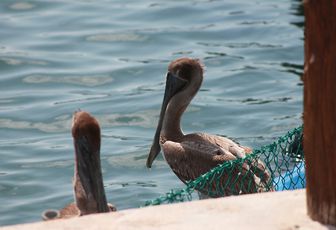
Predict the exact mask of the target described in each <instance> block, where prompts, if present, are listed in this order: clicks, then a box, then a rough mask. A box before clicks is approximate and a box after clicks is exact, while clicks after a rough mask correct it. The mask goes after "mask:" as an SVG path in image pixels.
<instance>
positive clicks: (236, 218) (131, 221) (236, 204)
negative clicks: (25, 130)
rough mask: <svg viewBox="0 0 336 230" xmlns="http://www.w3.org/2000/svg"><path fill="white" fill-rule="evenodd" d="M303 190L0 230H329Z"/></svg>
mask: <svg viewBox="0 0 336 230" xmlns="http://www.w3.org/2000/svg"><path fill="white" fill-rule="evenodd" d="M305 201H306V196H305V190H296V191H292V192H272V193H264V194H253V195H244V196H239V197H228V198H219V199H211V200H202V201H194V202H187V203H180V204H173V205H161V206H156V207H148V208H140V209H130V210H124V211H119V212H116V213H107V214H97V215H90V216H84V217H78V218H73V219H68V220H55V221H49V222H38V223H32V224H24V225H14V226H8V227H3V228H0V230H32V229H34V230H54V229H71V230H75V229H85V230H98V229H137V230H141V229H156V230H161V229H162V230H163V229H193V230H197V229H202V230H208V229H221V230H223V229H225V230H227V229H258V230H260V229H283V230H285V229H288V230H289V229H293V230H294V229H300V230H301V229H314V230H315V229H317V230H318V229H330V230H336V228H334V227H331V226H329V227H328V226H323V225H321V224H320V223H318V222H314V221H312V220H311V219H310V218H309V217H308V216H307V215H306V213H307V211H306V203H305Z"/></svg>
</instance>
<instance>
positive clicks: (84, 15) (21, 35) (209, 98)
mask: <svg viewBox="0 0 336 230" xmlns="http://www.w3.org/2000/svg"><path fill="white" fill-rule="evenodd" d="M303 20H304V19H303V12H302V8H301V6H300V5H299V1H290V0H283V1H275V0H272V1H271V0H252V1H247V0H245V1H243V0H227V1H202V0H194V1H178V0H176V1H157V0H156V1H155V0H145V1H127V0H120V1H109V0H101V1H93V0H73V1H46V0H43V1H42V0H41V1H35V0H31V1H14V0H11V1H9V0H2V1H0V28H1V30H0V38H1V39H0V91H1V94H0V154H1V161H0V204H1V205H0V225H9V224H16V223H27V222H34V221H38V220H40V214H41V212H42V211H43V210H44V209H48V208H54V209H59V208H62V207H63V206H64V205H66V204H67V203H69V202H71V201H72V200H73V195H72V175H73V155H74V153H73V146H72V137H71V134H70V123H71V116H72V113H73V111H75V110H77V109H78V108H81V109H82V110H86V111H89V112H90V113H92V114H93V115H94V116H96V117H97V119H98V120H99V122H100V124H101V127H102V153H101V154H102V166H103V173H104V182H105V186H106V188H105V189H106V193H107V197H108V200H109V201H110V202H111V203H114V204H115V205H116V206H117V207H118V209H119V210H121V209H127V208H135V207H139V206H140V205H142V204H143V203H144V202H145V201H146V200H148V199H153V198H156V197H158V196H159V195H160V194H162V193H164V192H166V191H168V190H169V189H171V188H176V187H182V186H183V185H182V183H181V182H180V181H179V180H178V179H177V177H175V176H174V174H173V173H172V172H171V171H170V169H169V168H168V166H167V164H166V163H165V162H164V160H163V158H162V157H160V158H159V159H158V160H157V161H156V162H155V163H154V167H153V169H152V170H148V169H146V168H145V162H146V157H147V153H148V150H149V147H150V145H151V143H152V138H153V135H154V132H155V127H156V122H157V120H158V114H159V109H160V105H161V101H162V97H163V89H164V82H165V75H166V69H167V65H168V63H169V61H171V60H173V59H175V58H178V57H181V56H191V57H197V58H200V59H202V60H203V62H204V64H205V65H206V73H205V79H204V83H203V86H202V88H201V91H200V92H199V93H198V94H197V96H196V98H195V99H194V100H193V102H192V105H191V106H190V107H189V108H188V110H187V112H186V113H185V115H184V117H183V121H182V122H183V129H184V131H185V132H186V133H188V132H195V131H204V132H208V133H213V134H219V135H226V136H229V137H232V138H234V139H236V140H238V141H239V142H241V143H242V144H245V145H249V146H252V147H259V146H261V145H263V144H267V143H270V142H271V141H273V140H274V138H275V137H277V136H279V135H282V134H284V133H285V132H286V131H287V130H289V129H291V128H293V127H296V126H298V125H299V124H301V123H302V121H301V113H302V82H301V79H300V76H301V74H302V71H303Z"/></svg>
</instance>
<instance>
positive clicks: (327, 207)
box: [303, 0, 336, 226]
mask: <svg viewBox="0 0 336 230" xmlns="http://www.w3.org/2000/svg"><path fill="white" fill-rule="evenodd" d="M304 11H305V19H306V24H305V25H306V28H305V69H304V144H303V146H304V151H305V158H306V167H307V169H306V178H307V207H308V215H309V216H310V217H311V218H312V219H313V220H317V221H319V222H321V223H324V224H330V225H335V226H336V1H335V0H306V1H304Z"/></svg>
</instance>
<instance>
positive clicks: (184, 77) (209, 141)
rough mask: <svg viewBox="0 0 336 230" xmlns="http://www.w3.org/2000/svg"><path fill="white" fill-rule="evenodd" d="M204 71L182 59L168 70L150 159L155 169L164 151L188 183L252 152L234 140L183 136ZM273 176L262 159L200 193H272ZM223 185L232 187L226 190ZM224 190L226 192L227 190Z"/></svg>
mask: <svg viewBox="0 0 336 230" xmlns="http://www.w3.org/2000/svg"><path fill="white" fill-rule="evenodd" d="M202 80H203V68H202V65H201V64H200V62H199V61H198V60H195V59H190V58H180V59H177V60H175V61H172V62H171V63H170V65H169V67H168V74H167V80H166V89H165V94H164V98H163V102H162V107H161V113H160V118H159V123H158V126H157V129H156V133H155V136H154V140H153V144H152V147H151V149H150V152H149V155H148V158H147V164H146V165H147V167H148V168H151V166H152V163H153V161H154V159H155V158H156V156H157V155H158V154H159V152H160V150H161V148H162V149H163V155H164V157H165V159H166V161H167V163H168V164H169V166H170V167H171V168H172V170H173V171H174V173H175V174H176V175H177V177H178V178H180V179H181V180H182V181H183V182H184V183H186V182H187V181H189V180H194V179H196V178H197V177H199V176H200V175H202V174H204V173H206V172H208V171H209V170H210V169H212V168H214V167H215V166H217V165H218V164H221V163H224V162H225V161H230V160H235V159H237V158H244V157H245V156H246V154H249V153H251V152H252V150H251V149H250V148H248V147H244V146H241V145H239V144H238V143H235V142H234V141H232V140H230V139H228V138H225V137H221V136H215V135H210V134H206V133H191V134H187V135H185V134H183V132H182V130H181V127H180V121H181V116H182V114H183V112H184V111H185V110H186V108H187V106H188V105H189V103H190V102H191V100H192V99H193V97H194V96H195V94H196V93H197V91H198V90H199V89H200V86H201V84H202ZM270 178H271V177H270V175H269V172H268V171H267V169H266V167H265V165H264V163H263V162H262V161H261V160H259V159H258V160H252V161H250V162H248V161H247V160H246V161H245V162H243V164H242V166H241V167H238V166H237V167H235V168H233V169H232V170H231V171H230V172H224V174H223V175H222V177H221V182H220V184H221V185H218V183H215V182H213V183H212V184H211V185H208V186H206V187H204V188H203V189H201V190H200V192H201V193H203V194H206V195H209V196H212V197H218V196H219V194H218V193H216V190H220V191H222V193H223V194H222V195H224V196H225V195H238V194H244V193H255V192H263V191H267V190H272V188H269V184H270V183H271V182H270ZM223 185H228V186H225V187H224V188H223ZM223 189H224V190H223Z"/></svg>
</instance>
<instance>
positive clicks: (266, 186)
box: [144, 126, 305, 206]
mask: <svg viewBox="0 0 336 230" xmlns="http://www.w3.org/2000/svg"><path fill="white" fill-rule="evenodd" d="M302 136H303V126H300V127H298V128H294V129H293V130H291V131H289V132H288V133H287V134H285V135H284V136H281V137H279V138H278V140H277V141H275V142H273V143H272V144H269V145H265V146H262V147H261V148H259V149H255V150H253V152H252V153H251V154H249V155H247V156H246V157H245V158H238V159H236V160H233V161H226V162H224V163H223V164H220V165H218V166H217V167H215V168H213V169H211V170H210V171H208V172H207V173H205V174H203V175H201V176H199V177H198V178H196V179H195V180H193V181H189V182H187V183H186V187H185V188H183V189H174V190H171V191H169V192H168V193H166V194H165V195H163V196H160V197H159V198H156V199H153V200H148V201H147V202H145V204H144V206H150V205H160V204H163V203H175V202H184V201H190V200H192V193H193V192H194V191H195V190H197V191H200V192H201V193H203V194H206V195H207V196H209V197H221V196H228V195H239V194H243V193H255V192H266V191H273V190H288V189H295V188H299V187H304V186H305V176H304V173H303V174H302V170H304V153H303V148H302ZM260 161H263V162H264V163H265V166H266V168H265V169H263V168H261V167H260ZM266 171H267V173H265V172H266ZM300 173H301V174H300ZM266 175H270V178H266ZM255 176H258V177H259V178H260V181H263V183H260V184H261V185H262V186H256V185H255V183H253V179H254V178H255Z"/></svg>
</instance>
